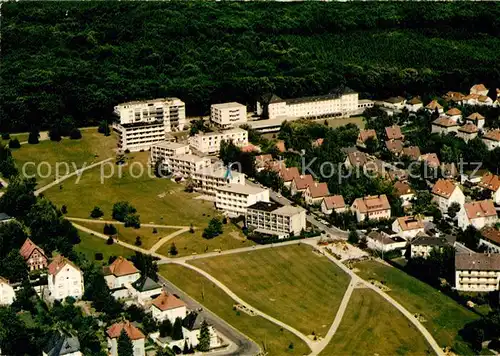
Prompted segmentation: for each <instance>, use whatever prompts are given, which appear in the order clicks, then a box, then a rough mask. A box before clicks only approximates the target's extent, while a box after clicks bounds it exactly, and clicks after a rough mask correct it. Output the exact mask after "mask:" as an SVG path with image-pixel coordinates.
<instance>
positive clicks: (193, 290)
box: [160, 264, 309, 356]
mask: <svg viewBox="0 0 500 356" xmlns="http://www.w3.org/2000/svg"><path fill="white" fill-rule="evenodd" d="M160 274H161V275H162V276H164V277H165V278H167V279H168V280H170V281H171V282H172V283H174V284H175V285H176V286H177V287H179V288H180V289H182V290H183V291H184V292H186V293H187V294H189V295H190V296H191V297H192V298H194V299H196V300H197V301H198V302H200V303H201V304H203V305H204V306H205V307H207V308H208V309H210V310H211V311H212V312H214V313H215V314H217V315H218V316H219V317H221V318H222V319H224V320H225V321H226V322H228V323H229V324H231V325H232V326H233V327H235V328H236V329H238V330H239V331H240V332H242V333H243V334H245V335H247V336H248V337H249V338H251V339H252V340H253V341H255V342H256V343H257V344H259V345H260V346H261V348H264V347H263V345H265V349H266V351H267V352H268V355H273V356H282V355H283V356H284V355H306V354H309V348H308V347H307V345H306V344H305V343H304V342H303V341H302V340H300V339H299V338H298V337H296V336H295V335H293V334H292V333H290V332H288V331H286V330H282V329H281V328H280V327H279V326H277V325H275V324H273V323H271V322H270V321H267V320H266V319H264V318H261V317H259V316H249V315H247V314H245V313H240V312H236V311H234V310H233V305H234V301H233V300H232V299H231V298H230V297H229V296H228V295H227V294H226V293H224V292H223V291H222V290H221V289H220V288H218V287H217V286H215V285H214V284H213V283H211V282H210V281H209V280H207V279H206V278H205V277H203V276H201V275H200V274H199V273H196V272H195V271H192V270H190V269H188V268H185V267H182V266H177V265H170V264H169V265H161V266H160ZM291 343H293V350H290V349H289V346H290V344H291Z"/></svg>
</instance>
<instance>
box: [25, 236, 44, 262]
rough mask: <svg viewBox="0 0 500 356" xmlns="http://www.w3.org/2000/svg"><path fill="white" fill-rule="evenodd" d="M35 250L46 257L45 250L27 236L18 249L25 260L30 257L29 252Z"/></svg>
mask: <svg viewBox="0 0 500 356" xmlns="http://www.w3.org/2000/svg"><path fill="white" fill-rule="evenodd" d="M35 250H38V252H39V253H41V254H42V255H43V256H44V257H45V258H47V257H46V256H45V252H44V251H43V250H42V249H41V248H40V247H38V246H37V245H35V243H34V242H33V241H31V240H30V239H29V238H27V239H26V241H24V243H23V245H22V246H21V249H20V250H19V253H20V254H21V256H23V258H24V259H25V260H27V259H29V258H30V256H31V254H32V253H33V251H35Z"/></svg>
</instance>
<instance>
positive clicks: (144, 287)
mask: <svg viewBox="0 0 500 356" xmlns="http://www.w3.org/2000/svg"><path fill="white" fill-rule="evenodd" d="M132 286H133V287H134V288H135V289H136V290H138V291H139V292H146V291H148V290H153V289H158V288H161V285H160V284H158V283H156V282H155V281H153V280H152V279H151V278H149V277H146V278H140V279H138V280H137V281H135V282H134V283H132Z"/></svg>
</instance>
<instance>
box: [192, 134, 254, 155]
mask: <svg viewBox="0 0 500 356" xmlns="http://www.w3.org/2000/svg"><path fill="white" fill-rule="evenodd" d="M222 141H227V142H232V143H233V144H234V145H235V146H237V147H244V146H248V132H247V131H246V130H243V129H240V128H235V129H230V130H224V131H221V132H205V133H197V134H196V135H194V136H192V137H190V138H189V145H190V146H191V147H192V148H193V149H195V150H197V151H199V152H201V153H204V154H218V153H219V150H220V145H221V142H222Z"/></svg>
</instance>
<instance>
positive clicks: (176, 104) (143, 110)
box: [113, 98, 186, 151]
mask: <svg viewBox="0 0 500 356" xmlns="http://www.w3.org/2000/svg"><path fill="white" fill-rule="evenodd" d="M114 113H115V115H117V116H118V117H119V121H118V122H115V123H113V129H114V130H115V131H116V132H117V133H118V136H119V137H118V148H119V149H120V150H123V151H125V150H129V151H140V150H148V149H149V148H150V147H151V145H152V144H153V143H156V142H159V141H163V140H165V139H166V137H167V136H166V133H167V132H172V131H182V130H183V129H184V125H185V124H186V107H185V104H184V102H183V101H181V100H180V99H178V98H164V99H154V100H145V101H130V102H127V103H122V104H119V105H117V106H115V110H114Z"/></svg>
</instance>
